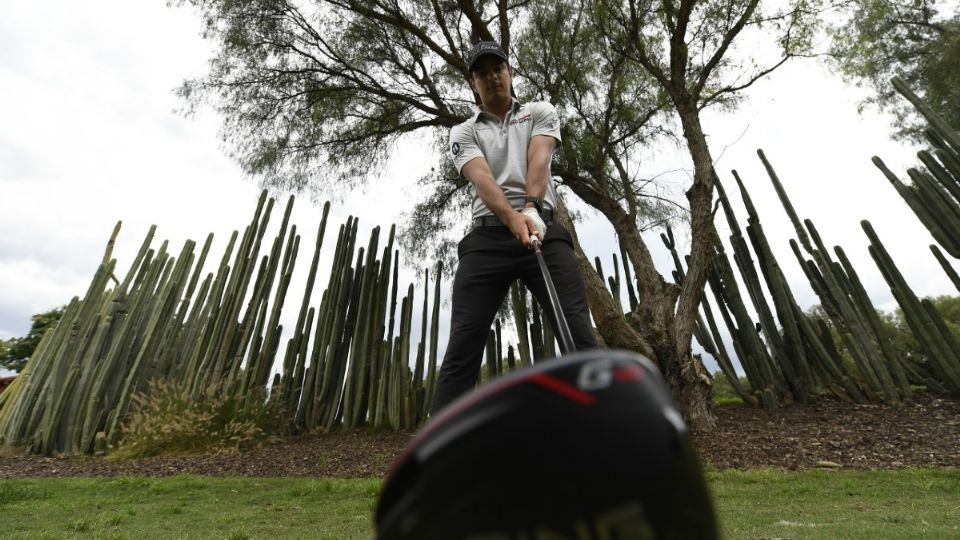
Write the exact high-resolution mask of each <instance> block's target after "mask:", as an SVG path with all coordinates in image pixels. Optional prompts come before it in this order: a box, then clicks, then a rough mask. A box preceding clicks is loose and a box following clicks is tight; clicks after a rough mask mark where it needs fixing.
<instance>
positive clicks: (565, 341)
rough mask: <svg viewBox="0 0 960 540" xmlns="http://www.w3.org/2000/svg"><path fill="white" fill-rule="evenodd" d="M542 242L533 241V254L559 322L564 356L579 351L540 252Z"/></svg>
mask: <svg viewBox="0 0 960 540" xmlns="http://www.w3.org/2000/svg"><path fill="white" fill-rule="evenodd" d="M540 246H541V244H540V241H539V240H537V239H536V238H534V239H533V248H534V250H533V252H534V254H536V256H537V264H539V265H540V272H541V273H542V274H543V281H544V283H545V284H546V286H547V296H549V297H550V306H551V307H552V308H553V316H554V320H556V321H557V337H558V339H559V342H560V349H561V352H562V353H563V354H570V353H572V352H575V351H576V350H577V348H576V346H575V345H574V344H573V334H571V333H570V326H569V325H567V317H566V316H565V315H564V314H563V309H561V307H560V297H559V296H557V288H556V287H554V286H553V279H552V278H551V277H550V270H549V269H548V268H547V261H546V260H545V259H544V258H543V252H542V251H541V250H540Z"/></svg>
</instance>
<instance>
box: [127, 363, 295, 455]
mask: <svg viewBox="0 0 960 540" xmlns="http://www.w3.org/2000/svg"><path fill="white" fill-rule="evenodd" d="M133 400H134V403H133V407H132V413H131V415H130V419H129V420H128V421H127V422H126V424H125V426H124V429H123V435H122V436H121V439H120V442H119V443H118V444H117V446H116V448H115V449H114V450H113V451H112V452H111V456H112V457H116V458H140V457H148V456H156V455H161V454H194V453H206V452H222V451H239V450H244V449H247V448H250V447H252V446H254V445H256V444H259V443H261V442H263V441H265V440H267V439H269V438H270V437H271V436H274V435H277V434H279V433H280V430H281V426H282V423H281V420H280V419H281V418H282V415H281V414H280V413H281V411H280V410H279V407H278V406H277V405H276V404H274V403H271V402H269V401H267V400H266V397H265V394H261V395H260V396H256V395H255V394H251V393H247V397H246V399H245V398H244V395H242V394H241V395H237V394H236V393H234V392H230V391H228V390H227V389H225V388H224V387H223V385H219V384H218V385H212V386H209V387H207V388H206V389H204V390H202V391H200V392H199V393H196V394H191V392H190V391H188V390H187V389H185V388H184V387H183V386H182V385H180V384H179V383H177V382H175V381H163V380H159V379H155V380H153V381H151V382H150V385H149V387H148V389H147V391H146V392H144V393H142V394H137V395H135V396H134V397H133Z"/></svg>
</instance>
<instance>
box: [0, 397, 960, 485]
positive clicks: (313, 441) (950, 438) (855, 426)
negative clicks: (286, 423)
mask: <svg viewBox="0 0 960 540" xmlns="http://www.w3.org/2000/svg"><path fill="white" fill-rule="evenodd" d="M717 417H718V426H717V429H716V430H714V431H712V432H710V433H694V434H693V440H694V446H695V447H696V448H697V451H698V453H699V455H700V457H701V460H702V461H704V462H705V463H707V464H709V465H708V466H710V467H712V468H714V469H729V468H737V469H747V468H758V467H773V468H781V469H813V468H830V469H898V468H905V467H960V401H958V400H952V399H942V398H936V397H933V396H929V395H918V396H916V397H915V399H914V400H913V401H912V402H911V403H908V404H906V405H903V406H889V405H852V404H849V403H845V402H841V401H835V400H829V399H826V400H823V401H820V402H818V403H816V404H812V405H792V406H788V407H782V408H779V409H776V410H774V411H769V412H768V411H764V410H760V409H751V408H748V407H742V406H724V407H719V408H718V409H717ZM412 436H413V433H412V432H388V431H366V430H358V431H350V432H343V433H332V434H324V435H309V436H304V437H296V438H288V439H283V440H281V441H279V442H277V443H275V444H270V445H264V446H261V447H259V448H255V449H252V450H249V451H246V452H242V453H224V454H204V455H197V456H178V457H155V458H146V459H138V460H130V461H113V460H108V459H104V458H95V457H81V458H76V457H75V458H69V457H42V456H31V455H12V456H11V455H6V456H2V457H0V478H20V477H51V476H61V477H66V476H132V475H138V476H170V475H176V474H195V475H205V476H261V477H277V476H291V477H292V476H299V477H338V478H370V477H378V476H383V475H384V474H386V472H387V471H388V470H389V467H390V464H391V463H392V462H393V460H394V459H395V457H396V456H397V455H398V454H399V453H400V451H401V450H402V449H403V447H404V445H406V443H407V442H408V441H409V440H410V438H411V437H412Z"/></svg>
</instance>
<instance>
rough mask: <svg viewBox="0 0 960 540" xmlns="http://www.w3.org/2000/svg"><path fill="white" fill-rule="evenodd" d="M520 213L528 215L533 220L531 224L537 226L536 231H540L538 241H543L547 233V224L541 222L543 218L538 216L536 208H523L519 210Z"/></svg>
mask: <svg viewBox="0 0 960 540" xmlns="http://www.w3.org/2000/svg"><path fill="white" fill-rule="evenodd" d="M520 213H521V214H523V215H525V216H529V217H530V219H532V220H533V225H534V226H535V227H536V228H537V232H538V233H540V241H541V242H543V237H544V236H546V235H547V225H546V224H545V223H544V222H543V219H542V218H541V217H540V214H539V213H538V212H537V209H536V208H524V209H523V210H521V211H520Z"/></svg>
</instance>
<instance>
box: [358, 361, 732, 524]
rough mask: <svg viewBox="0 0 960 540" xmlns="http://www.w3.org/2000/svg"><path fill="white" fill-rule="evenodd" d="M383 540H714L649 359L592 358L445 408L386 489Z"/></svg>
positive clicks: (673, 415) (683, 435)
mask: <svg viewBox="0 0 960 540" xmlns="http://www.w3.org/2000/svg"><path fill="white" fill-rule="evenodd" d="M375 519H376V529H377V536H376V538H377V539H378V540H400V539H417V540H440V539H443V540H521V539H526V540H540V539H551V540H562V539H570V540H595V539H596V540H599V539H611V540H613V539H617V540H626V539H637V540H640V539H647V538H716V537H717V527H716V520H715V517H714V511H713V506H712V504H711V501H710V496H709V493H708V489H707V485H706V482H705V481H704V478H703V474H702V472H701V469H700V465H699V463H698V461H697V459H696V455H695V454H694V451H693V448H692V446H691V443H690V438H689V434H688V431H687V427H686V425H685V424H684V422H683V420H682V418H681V416H680V413H679V411H678V410H677V408H676V407H675V405H674V404H673V401H672V399H671V397H670V393H669V391H668V390H667V388H666V386H665V384H664V382H663V379H662V377H661V375H660V373H659V371H658V370H657V369H656V367H654V365H653V364H652V363H651V362H650V361H649V360H647V359H646V358H645V357H643V356H641V355H638V354H635V353H630V352H625V351H610V350H592V351H588V352H581V353H576V354H572V355H569V356H565V357H562V358H560V359H556V360H551V361H549V362H542V363H539V364H537V365H535V366H531V367H528V368H524V369H521V370H518V371H516V372H514V373H512V374H510V375H507V376H505V377H502V378H500V379H498V380H497V381H494V382H491V383H489V384H487V385H486V386H483V387H481V388H480V389H478V390H476V391H474V392H472V393H470V394H468V395H466V396H464V397H462V398H460V399H459V400H458V401H455V402H453V403H451V404H450V405H448V406H447V407H446V408H445V409H444V410H443V411H441V412H440V413H439V414H438V415H437V416H436V417H435V418H434V419H433V420H432V421H431V422H429V423H428V424H427V425H425V426H424V427H423V428H422V429H421V430H420V432H419V433H418V434H417V435H416V437H414V439H413V440H412V441H411V443H410V444H409V445H408V446H407V448H406V449H405V450H404V452H403V453H402V454H401V456H400V457H399V458H398V459H397V461H396V462H395V463H394V466H393V468H392V470H391V472H390V474H389V476H388V478H387V480H386V481H385V483H384V485H383V488H382V491H381V493H380V497H379V501H378V504H377V509H376V516H375Z"/></svg>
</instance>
